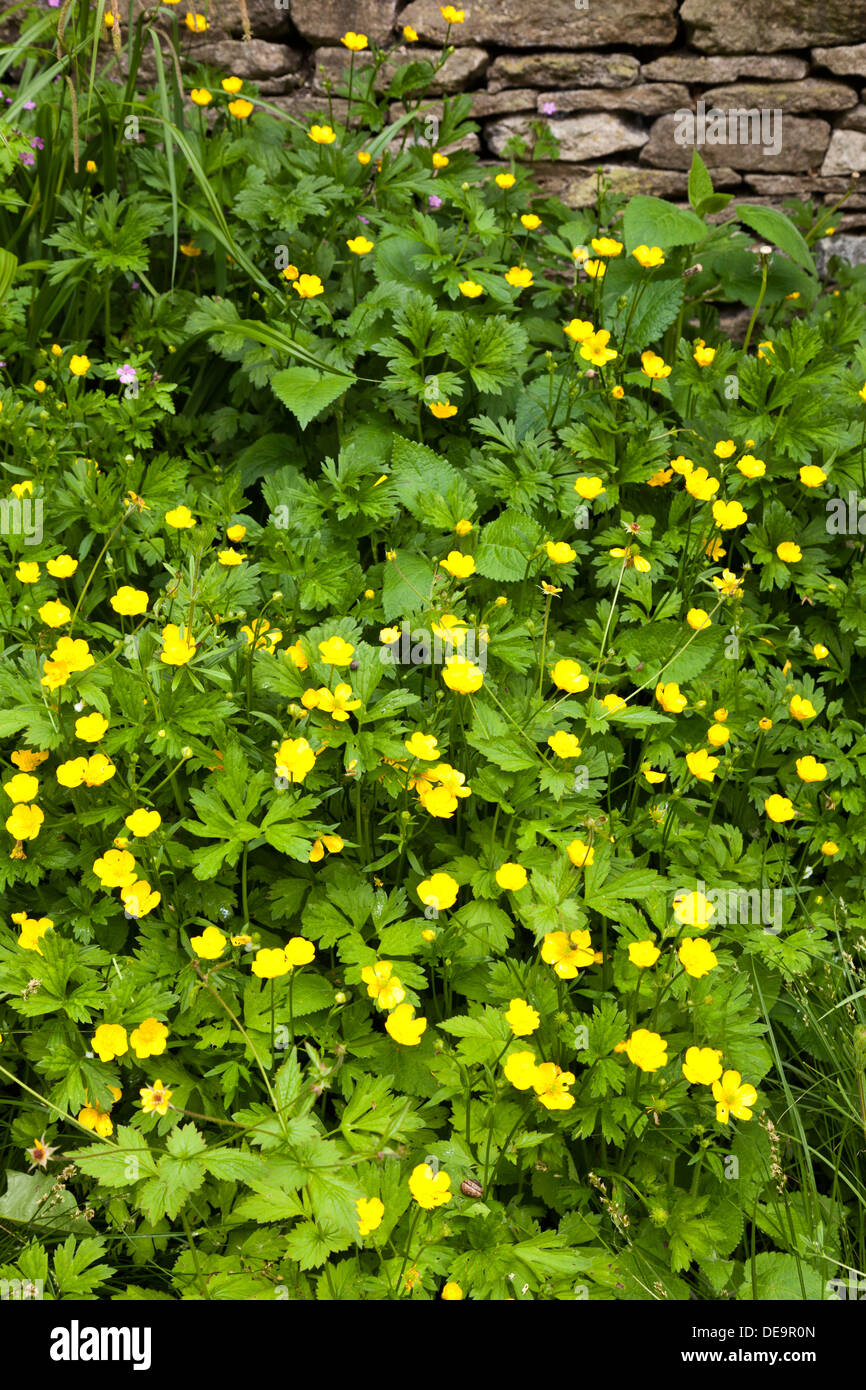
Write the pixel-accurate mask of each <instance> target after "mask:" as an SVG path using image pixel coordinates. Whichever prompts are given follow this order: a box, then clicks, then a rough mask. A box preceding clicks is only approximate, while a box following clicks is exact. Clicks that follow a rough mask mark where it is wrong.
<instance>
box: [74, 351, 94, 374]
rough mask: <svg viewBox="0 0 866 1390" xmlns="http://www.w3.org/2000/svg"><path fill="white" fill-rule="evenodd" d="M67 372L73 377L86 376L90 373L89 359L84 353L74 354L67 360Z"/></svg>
mask: <svg viewBox="0 0 866 1390" xmlns="http://www.w3.org/2000/svg"><path fill="white" fill-rule="evenodd" d="M69 370H70V371H71V373H72V375H73V376H86V374H87V373H88V372H89V371H90V358H89V357H87V356H86V355H85V354H84V353H77V352H74V353H73V354H72V356H71V357H70V359H69Z"/></svg>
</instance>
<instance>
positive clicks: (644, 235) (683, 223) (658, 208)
mask: <svg viewBox="0 0 866 1390" xmlns="http://www.w3.org/2000/svg"><path fill="white" fill-rule="evenodd" d="M623 230H624V233H625V240H626V245H627V246H628V249H629V251H633V250H634V248H635V247H636V246H641V245H646V246H661V247H662V248H665V247H667V246H688V245H691V244H693V243H694V242H696V241H703V239H704V237H705V236H706V235H707V228H706V226H705V225H704V223H703V222H702V221H701V219H700V217H698V216H697V214H696V213H694V212H690V211H689V210H688V209H687V208H678V207H676V205H675V204H674V203H668V202H666V201H665V200H664V198H650V197H648V196H646V195H645V194H642V193H640V194H638V195H637V196H636V197H634V198H632V199H631V201H630V203H629V204H628V206H627V208H626V210H625V216H624V218H623Z"/></svg>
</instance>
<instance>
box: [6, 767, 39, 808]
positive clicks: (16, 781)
mask: <svg viewBox="0 0 866 1390" xmlns="http://www.w3.org/2000/svg"><path fill="white" fill-rule="evenodd" d="M3 790H4V792H5V793H6V795H7V796H8V797H9V800H10V801H13V802H19V801H32V800H33V799H34V797H36V796H37V795H38V793H39V778H38V777H34V776H33V775H32V773H29V772H16V774H15V776H14V777H10V778H9V781H8V782H4V783H3Z"/></svg>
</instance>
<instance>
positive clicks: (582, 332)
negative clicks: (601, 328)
mask: <svg viewBox="0 0 866 1390" xmlns="http://www.w3.org/2000/svg"><path fill="white" fill-rule="evenodd" d="M562 331H563V333H566V334H567V335H568V337H569V338H570V339H571V341H572V342H573V343H585V342H587V340H588V339H589V338H592V337H593V336H594V335H595V325H594V324H592V323H590V321H589V319H572V320H571V321H570V322H569V323H566V324H565V325H564V326H563V329H562Z"/></svg>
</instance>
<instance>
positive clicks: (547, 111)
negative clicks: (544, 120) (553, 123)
mask: <svg viewBox="0 0 866 1390" xmlns="http://www.w3.org/2000/svg"><path fill="white" fill-rule="evenodd" d="M541 114H542V116H555V115H556V102H555V101H545V102H543V103H542V107H541Z"/></svg>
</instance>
